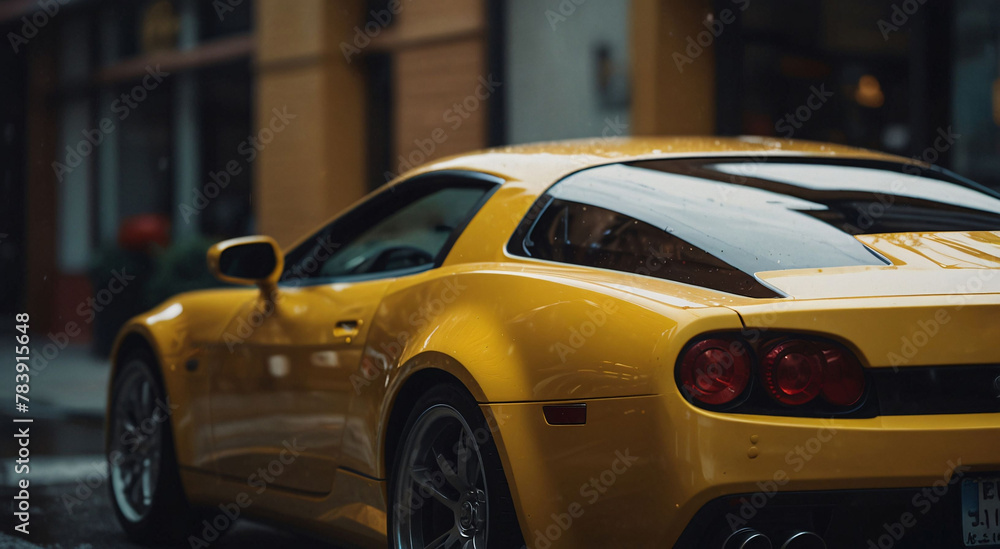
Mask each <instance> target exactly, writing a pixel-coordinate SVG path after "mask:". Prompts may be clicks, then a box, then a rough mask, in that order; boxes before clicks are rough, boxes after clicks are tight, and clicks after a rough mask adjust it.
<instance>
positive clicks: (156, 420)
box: [105, 350, 198, 545]
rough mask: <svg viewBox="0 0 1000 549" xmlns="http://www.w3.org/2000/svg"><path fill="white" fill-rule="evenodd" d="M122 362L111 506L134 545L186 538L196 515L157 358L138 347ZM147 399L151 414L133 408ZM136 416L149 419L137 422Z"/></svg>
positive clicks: (111, 419)
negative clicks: (186, 488)
mask: <svg viewBox="0 0 1000 549" xmlns="http://www.w3.org/2000/svg"><path fill="white" fill-rule="evenodd" d="M120 364H121V369H120V370H119V371H118V373H117V376H116V377H115V382H114V385H113V387H112V390H111V401H110V402H111V403H110V406H109V408H108V422H107V429H108V433H107V436H106V442H105V454H106V457H107V459H108V466H109V475H108V491H109V493H110V494H109V495H110V499H111V507H112V508H113V509H114V512H115V516H116V517H117V518H118V522H119V523H120V524H121V526H122V529H124V530H125V533H126V534H127V535H128V537H129V539H131V540H132V541H134V542H136V543H140V544H143V545H166V544H175V543H179V542H182V541H185V540H186V539H187V536H188V535H191V534H193V533H194V532H195V528H196V524H197V522H198V515H197V514H196V513H195V512H194V511H193V510H192V509H191V506H190V505H189V504H188V501H187V497H186V496H185V495H184V489H183V488H182V486H181V479H180V473H179V471H178V466H177V454H176V452H175V449H174V438H173V430H172V428H171V417H170V408H169V406H168V404H167V402H168V401H167V398H166V392H165V390H164V388H163V382H162V380H161V378H160V375H159V371H158V369H157V368H156V362H155V359H154V358H153V356H152V355H151V354H150V353H149V352H148V351H144V350H137V351H132V352H129V353H128V354H126V355H125V356H124V357H123V359H122V361H121V363H120ZM137 399H138V400H137ZM146 399H152V402H153V404H152V408H151V410H152V412H151V413H138V410H131V408H134V406H133V405H135V403H136V402H138V403H139V404H140V405H145V404H148V403H146V402H145V401H146ZM144 403H145V404H144ZM142 410H144V411H148V410H150V408H148V407H146V408H142ZM138 416H145V417H142V418H141V419H139V420H138V422H139V423H138V425H136V418H137V417H138ZM127 426H131V427H132V428H131V429H129V428H127ZM137 460H141V462H142V464H141V465H139V466H138V468H139V469H141V470H142V471H143V472H142V473H136V472H135V468H136V466H135V463H136V461H137ZM147 462H148V467H146V465H145V464H146V463H147ZM147 468H148V469H149V473H148V474H149V475H150V476H149V480H148V481H147V480H146V477H145V475H146V474H147V473H146V470H147ZM130 473H131V476H130ZM137 474H139V475H141V476H140V479H139V480H135V478H134V477H135V475H137ZM153 477H155V480H154V478H153ZM128 479H132V482H133V483H134V482H140V483H142V484H140V486H139V488H138V491H139V496H138V498H135V497H134V496H135V490H134V487H135V484H132V483H128V482H127V480H128ZM146 484H148V485H149V487H151V488H152V490H148V489H147V488H146V486H145V485H146ZM130 487H131V488H130ZM140 499H141V500H142V501H141V503H140V502H139V501H138V500H140Z"/></svg>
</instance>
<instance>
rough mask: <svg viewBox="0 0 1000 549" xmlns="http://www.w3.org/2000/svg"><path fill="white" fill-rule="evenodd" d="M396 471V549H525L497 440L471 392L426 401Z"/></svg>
mask: <svg viewBox="0 0 1000 549" xmlns="http://www.w3.org/2000/svg"><path fill="white" fill-rule="evenodd" d="M393 464H394V465H393V470H392V471H391V474H390V478H389V494H390V503H391V505H390V516H389V522H390V524H391V528H390V545H391V546H392V547H398V548H401V549H433V548H438V549H448V548H461V549H483V548H485V547H487V545H488V546H490V547H494V548H498V549H504V548H513V547H522V546H523V545H524V542H523V538H522V536H521V531H520V528H519V526H518V523H517V518H516V516H515V514H514V510H513V505H512V503H511V497H510V490H509V489H508V487H507V480H506V476H505V475H504V471H503V466H502V464H501V462H500V456H499V453H498V452H497V448H496V444H495V443H494V441H493V433H492V431H491V429H490V428H489V426H488V425H487V422H486V420H485V418H484V417H483V414H482V412H480V410H479V407H478V405H477V404H476V402H475V400H473V399H472V397H471V396H469V395H468V394H467V393H466V392H465V391H463V390H461V389H459V388H457V387H453V386H448V385H442V386H439V387H435V388H434V389H431V390H430V391H428V392H427V393H426V394H424V396H423V397H421V398H420V400H419V401H418V402H417V404H416V406H414V408H413V411H412V412H411V413H410V417H409V419H408V421H407V422H406V426H405V427H404V429H403V434H402V439H401V443H400V444H399V446H398V448H397V452H396V457H395V460H394V461H393Z"/></svg>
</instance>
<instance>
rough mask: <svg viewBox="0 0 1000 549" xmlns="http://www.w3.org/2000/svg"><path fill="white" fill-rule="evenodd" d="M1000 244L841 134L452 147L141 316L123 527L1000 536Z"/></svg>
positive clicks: (510, 542)
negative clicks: (244, 523)
mask: <svg viewBox="0 0 1000 549" xmlns="http://www.w3.org/2000/svg"><path fill="white" fill-rule="evenodd" d="M998 231H1000V194H997V193H995V192H993V191H991V190H989V189H987V188H984V187H982V186H979V185H977V184H975V183H973V182H971V181H968V180H966V179H963V178H961V177H959V176H957V175H954V174H952V173H949V172H947V171H944V170H941V169H938V168H935V167H933V166H930V165H927V164H924V163H923V162H917V161H914V160H909V159H905V158H900V157H896V156H890V155H886V154H881V153H876V152H870V151H864V150H857V149H851V148H845V147H838V146H832V145H823V144H817V143H803V142H795V141H780V140H770V139H762V138H739V139H713V138H677V139H623V140H611V141H608V140H602V141H592V142H591V141H587V142H583V141H581V142H565V143H552V144H542V145H530V146H520V147H509V148H501V149H495V150H489V151H485V152H480V153H475V154H469V155H464V156H459V157H454V158H451V159H446V160H443V161H439V162H435V163H431V164H429V165H426V166H424V167H421V168H419V169H417V170H415V171H413V172H411V173H409V174H406V175H404V176H403V177H401V178H399V179H398V180H397V181H394V182H392V183H390V184H389V185H387V186H385V187H383V188H381V189H379V190H378V191H376V192H374V193H373V194H372V195H370V196H369V197H367V198H365V199H364V200H362V201H361V202H359V203H358V204H357V205H355V206H354V207H352V208H351V209H349V210H348V211H347V212H345V213H343V214H342V215H340V216H339V217H337V218H335V219H333V220H332V221H331V222H329V223H328V224H327V225H325V226H323V227H320V228H319V229H317V230H316V232H315V233H313V234H311V235H308V236H306V237H305V238H303V239H302V240H301V241H300V242H299V243H297V244H296V245H294V246H292V247H291V248H290V249H289V250H287V251H281V250H279V248H278V246H277V244H276V243H275V242H274V241H273V240H272V239H270V238H267V237H248V238H241V239H236V240H230V241H226V242H222V243H220V244H218V245H216V246H215V247H214V248H213V249H212V250H211V251H210V253H209V257H208V264H209V267H210V269H211V270H212V271H213V272H214V273H215V274H216V275H217V276H218V277H219V278H221V279H222V280H224V281H227V282H231V283H235V284H243V285H245V286H248V287H246V288H226V289H219V290H211V291H200V292H194V293H189V294H185V295H180V296H177V297H176V298H173V299H171V300H168V301H167V302H165V303H163V304H162V305H160V306H159V307H157V308H156V309H154V310H152V311H150V312H149V313H147V314H144V315H142V316H139V317H137V318H135V319H133V320H131V321H130V322H129V323H128V324H127V326H126V327H125V328H124V329H123V331H122V333H121V335H120V336H119V338H118V342H117V344H116V347H115V351H114V355H113V361H114V371H113V375H112V381H111V391H110V398H109V403H108V407H109V414H108V418H109V419H108V425H107V451H108V459H109V461H110V463H111V483H110V485H111V492H112V500H113V502H114V506H115V509H116V513H117V515H118V518H119V520H120V522H121V523H122V525H123V527H124V529H125V530H126V532H127V533H128V535H129V536H130V537H132V538H133V539H135V540H139V541H143V542H159V541H164V540H169V539H179V540H181V541H182V542H183V543H184V544H185V545H187V546H189V547H192V548H197V547H206V546H208V545H210V544H211V543H212V541H214V540H215V539H216V538H217V537H218V536H219V535H221V534H222V533H223V532H224V531H225V530H226V529H227V528H229V527H230V525H231V524H232V522H233V521H234V520H235V519H236V518H238V517H251V518H255V519H259V520H265V521H269V522H272V523H276V524H280V525H284V526H287V527H289V528H291V529H293V530H297V531H300V532H303V533H306V534H309V535H312V536H316V537H319V538H322V539H326V540H330V541H331V542H333V543H335V544H337V545H338V546H345V547H347V546H359V547H385V546H386V544H387V543H388V545H389V546H391V547H401V548H422V549H430V548H452V547H455V548H457V547H461V548H477V549H482V548H484V547H487V546H488V547H491V548H494V549H513V548H518V547H522V546H527V547H531V548H536V549H548V548H582V547H595V548H602V549H603V548H609V547H627V548H640V547H650V548H654V547H655V548H662V547H671V546H673V547H698V548H701V547H706V548H720V549H736V548H768V547H775V548H778V547H781V548H784V549H795V548H813V547H831V548H840V547H843V548H851V549H857V548H862V549H868V548H871V547H875V548H877V549H888V548H897V549H898V548H904V547H921V548H925V547H933V548H945V547H947V548H954V547H989V546H995V545H998V544H1000V495H998V489H1000V277H998V276H996V274H997V273H998V272H1000V271H998V268H1000V232H998ZM254 286H256V287H254Z"/></svg>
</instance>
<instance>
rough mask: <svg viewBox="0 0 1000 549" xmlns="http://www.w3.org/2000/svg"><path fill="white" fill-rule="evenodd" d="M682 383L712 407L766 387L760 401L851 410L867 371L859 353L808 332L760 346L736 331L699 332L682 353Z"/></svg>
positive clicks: (737, 400) (679, 380)
mask: <svg viewBox="0 0 1000 549" xmlns="http://www.w3.org/2000/svg"><path fill="white" fill-rule="evenodd" d="M677 383H678V385H680V387H681V390H682V391H683V392H684V394H685V395H686V396H687V397H688V398H689V399H690V400H692V401H694V402H695V403H696V404H701V405H707V406H708V407H712V408H714V407H728V406H736V405H739V404H740V403H742V402H744V401H747V400H748V399H751V397H752V396H753V395H754V394H755V393H764V394H766V396H767V397H768V399H763V398H758V399H757V402H756V405H757V406H758V407H759V406H760V405H761V404H762V403H763V404H766V402H770V403H771V405H772V406H773V404H774V403H777V404H780V405H782V407H790V408H796V407H806V406H813V407H815V406H821V407H822V408H824V409H835V410H847V409H852V408H855V407H857V406H858V405H859V403H860V402H861V400H862V399H863V397H864V395H865V373H864V370H863V369H862V367H861V363H860V362H859V361H858V359H857V357H855V356H854V354H853V353H851V352H850V351H848V350H847V349H845V348H844V347H842V346H841V345H839V344H837V343H834V342H832V341H828V340H824V339H819V338H813V337H804V336H781V337H773V338H771V339H768V340H766V341H762V342H761V343H760V344H759V345H757V346H756V347H754V346H752V345H750V344H749V343H748V342H747V341H745V340H744V339H742V338H741V337H739V336H738V335H735V334H713V335H709V336H706V337H702V338H699V339H697V340H695V341H693V342H692V343H690V344H689V345H688V346H687V347H686V348H685V350H684V351H683V352H682V353H681V356H680V359H679V361H678V367H677ZM758 396H759V395H758Z"/></svg>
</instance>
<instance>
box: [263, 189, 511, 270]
mask: <svg viewBox="0 0 1000 549" xmlns="http://www.w3.org/2000/svg"><path fill="white" fill-rule="evenodd" d="M497 183H498V182H497V181H495V180H492V179H490V178H483V179H479V178H469V177H464V176H454V175H448V176H435V175H431V176H423V177H419V178H417V179H414V180H411V181H407V182H403V183H400V184H399V185H396V186H395V187H392V188H390V189H387V190H386V191H383V192H382V193H380V194H378V195H376V196H375V197H373V198H371V199H369V200H368V201H366V202H364V203H362V204H361V205H360V206H358V207H357V208H355V209H353V210H351V211H350V212H348V213H346V214H344V215H343V216H341V217H339V218H338V219H336V220H334V221H333V222H332V223H330V224H329V225H327V226H326V227H324V228H323V229H322V230H320V231H319V232H318V233H316V234H315V235H313V236H312V237H310V238H309V239H307V240H306V241H305V242H304V243H303V244H301V245H300V246H298V247H296V248H295V249H294V250H292V251H291V252H289V253H288V254H287V255H286V257H285V272H284V274H283V275H282V282H283V283H288V284H296V283H297V284H311V283H318V282H322V281H324V280H340V279H354V278H377V277H379V276H394V275H397V274H406V273H410V272H418V271H421V270H425V269H429V268H432V267H433V266H435V265H439V264H440V262H441V261H443V260H444V255H445V254H447V251H448V249H449V248H450V245H451V243H452V242H454V240H455V238H457V236H458V233H459V232H461V230H462V229H463V228H464V226H465V224H466V223H468V221H469V220H470V219H471V217H472V216H473V215H474V214H475V212H476V211H478V210H479V207H480V206H481V205H482V203H483V202H484V200H485V198H486V197H487V196H488V194H489V193H490V191H491V190H493V189H494V188H495V187H496V185H497Z"/></svg>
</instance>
